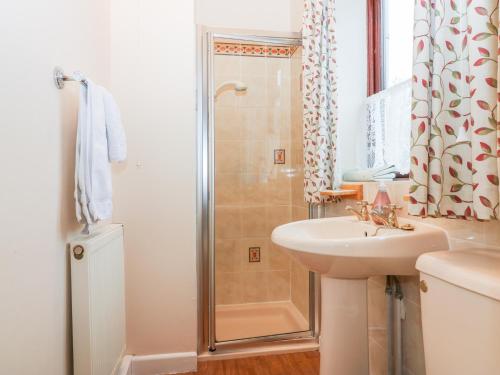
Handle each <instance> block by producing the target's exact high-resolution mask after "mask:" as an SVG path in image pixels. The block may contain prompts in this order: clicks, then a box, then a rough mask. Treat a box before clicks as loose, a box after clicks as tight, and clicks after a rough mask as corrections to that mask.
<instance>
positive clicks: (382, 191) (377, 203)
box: [372, 182, 391, 224]
mask: <svg viewBox="0 0 500 375" xmlns="http://www.w3.org/2000/svg"><path fill="white" fill-rule="evenodd" d="M389 204H391V199H390V198H389V194H387V186H386V185H385V184H384V183H383V182H380V183H379V185H378V192H377V195H376V196H375V199H374V201H373V204H372V210H373V211H375V212H377V213H379V214H380V215H384V216H387V214H388V212H387V206H388V205H389ZM377 224H379V223H377ZM380 224H382V223H380Z"/></svg>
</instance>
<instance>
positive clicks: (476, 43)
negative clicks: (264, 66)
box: [409, 0, 500, 220]
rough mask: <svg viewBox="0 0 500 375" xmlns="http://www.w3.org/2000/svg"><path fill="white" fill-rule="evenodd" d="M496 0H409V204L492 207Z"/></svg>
mask: <svg viewBox="0 0 500 375" xmlns="http://www.w3.org/2000/svg"><path fill="white" fill-rule="evenodd" d="M498 17H499V16H498V0H416V1H415V27H414V66H413V83H412V86H413V94H412V96H413V99H412V141H411V173H410V180H411V188H410V205H409V212H410V214H413V215H420V216H426V215H430V216H438V217H439V216H447V217H454V218H457V217H458V218H473V217H475V218H476V219H479V220H490V219H497V218H498V215H499V177H498V176H499V164H498V160H499V159H498V156H499V149H500V148H499V145H500V137H499V135H500V133H499V129H500V127H499V123H498V110H499V108H498V100H499V99H498V98H499V97H500V96H499V94H498V92H497V78H498V76H499V73H498V55H499V52H498V51H499V38H498Z"/></svg>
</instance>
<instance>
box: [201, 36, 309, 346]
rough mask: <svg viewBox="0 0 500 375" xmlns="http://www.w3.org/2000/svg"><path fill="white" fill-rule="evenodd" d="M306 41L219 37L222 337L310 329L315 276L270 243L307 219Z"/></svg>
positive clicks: (216, 106) (216, 171) (216, 273)
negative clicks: (278, 230)
mask: <svg viewBox="0 0 500 375" xmlns="http://www.w3.org/2000/svg"><path fill="white" fill-rule="evenodd" d="M298 44H299V43H298V41H296V40H294V41H292V42H290V40H284V41H283V42H282V43H280V40H279V39H269V40H262V39H259V38H257V39H256V40H251V38H250V39H249V38H243V39H241V40H236V39H235V38H234V37H230V38H228V37H227V36H215V37H214V38H213V40H212V48H211V50H212V51H213V53H212V56H211V61H212V66H211V69H210V70H211V72H212V77H211V80H212V90H211V92H212V97H213V102H212V112H213V113H212V119H213V121H212V131H211V140H210V141H211V146H212V152H213V160H212V175H213V176H212V178H213V189H214V191H213V198H214V200H213V204H212V210H213V219H214V222H213V238H212V245H213V246H212V247H213V248H212V252H213V254H212V256H213V259H212V260H213V268H212V271H213V273H212V277H213V282H214V283H213V286H214V290H213V291H212V303H213V314H214V317H215V319H214V322H213V331H214V332H215V341H216V342H219V343H220V342H227V341H234V340H245V339H251V338H256V337H269V336H279V335H289V334H292V333H297V332H308V331H310V330H311V329H312V327H311V321H312V317H311V316H310V314H311V303H312V302H311V300H312V296H311V295H310V290H311V287H312V286H311V284H310V283H311V281H310V280H311V279H312V278H311V275H310V274H309V272H308V271H307V270H306V269H305V268H304V267H302V266H301V265H300V264H299V263H297V262H296V261H295V260H294V259H293V258H291V257H290V256H289V255H288V254H286V253H285V252H284V251H282V250H281V249H280V248H279V247H277V246H276V245H274V244H273V243H272V241H271V237H270V236H271V232H272V230H273V229H274V228H275V227H276V226H278V225H281V224H285V223H288V222H291V221H295V220H303V219H307V218H308V208H307V206H306V204H305V203H304V200H303V168H302V165H303V154H302V98H301V92H300V73H301V47H300V45H298Z"/></svg>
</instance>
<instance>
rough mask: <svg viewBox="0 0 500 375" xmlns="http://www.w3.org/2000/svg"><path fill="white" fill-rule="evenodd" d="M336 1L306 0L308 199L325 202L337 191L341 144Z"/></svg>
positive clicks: (305, 191) (305, 55)
mask: <svg viewBox="0 0 500 375" xmlns="http://www.w3.org/2000/svg"><path fill="white" fill-rule="evenodd" d="M334 27H335V18H334V0H305V11H304V24H303V28H302V35H303V36H302V37H303V49H302V51H303V52H302V70H303V102H304V195H305V200H306V202H309V203H318V202H321V201H322V200H323V198H322V197H321V196H320V192H321V191H323V190H325V189H331V188H332V187H333V179H334V170H335V162H336V140H337V131H336V125H337V103H336V102H337V79H336V62H335V51H336V44H335V33H334Z"/></svg>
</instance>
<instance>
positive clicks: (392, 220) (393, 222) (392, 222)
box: [386, 204, 401, 228]
mask: <svg viewBox="0 0 500 375" xmlns="http://www.w3.org/2000/svg"><path fill="white" fill-rule="evenodd" d="M386 207H387V208H388V210H389V215H388V216H387V221H388V222H389V226H390V227H391V228H399V222H398V215H397V214H396V211H397V210H400V209H401V206H400V205H398V204H388V205H387V206H386Z"/></svg>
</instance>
